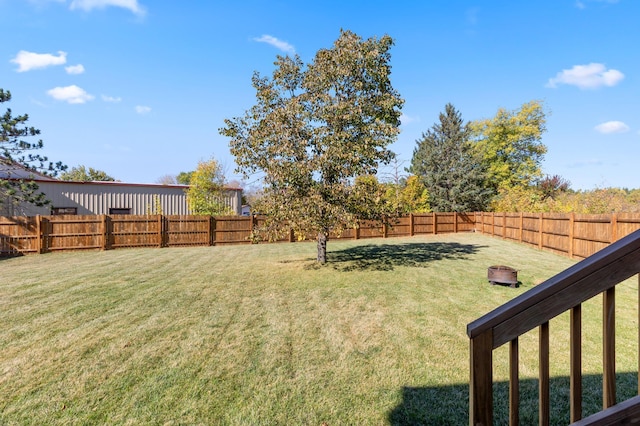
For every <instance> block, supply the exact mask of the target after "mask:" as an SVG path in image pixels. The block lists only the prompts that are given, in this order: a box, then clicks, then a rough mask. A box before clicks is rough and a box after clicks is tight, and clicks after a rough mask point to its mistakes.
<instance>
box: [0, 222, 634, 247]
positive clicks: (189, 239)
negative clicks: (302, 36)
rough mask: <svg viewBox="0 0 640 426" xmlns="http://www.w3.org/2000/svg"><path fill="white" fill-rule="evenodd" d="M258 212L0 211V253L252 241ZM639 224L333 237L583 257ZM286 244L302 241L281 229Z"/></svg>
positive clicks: (451, 225) (418, 225)
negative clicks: (438, 240)
mask: <svg viewBox="0 0 640 426" xmlns="http://www.w3.org/2000/svg"><path fill="white" fill-rule="evenodd" d="M264 219H265V218H264V217H261V216H253V217H250V216H218V217H210V216H185V215H180V216H162V215H142V216H134V215H97V216H96V215H88V216H77V215H68V216H35V217H0V254H2V255H10V254H18V253H43V252H50V251H56V250H78V249H101V250H109V249H116V248H124V247H176V246H207V245H228V244H251V243H252V242H255V239H253V238H252V237H253V236H254V234H255V230H256V229H257V228H259V227H260V226H261V225H262V224H263V223H264ZM637 229H640V214H637V213H636V214H632V213H617V214H616V213H614V214H607V215H578V214H573V213H485V212H478V213H422V214H411V215H408V216H405V217H401V218H399V219H398V220H397V221H396V222H395V223H393V224H391V225H385V226H381V225H380V224H379V223H375V222H362V223H360V225H359V226H358V227H356V228H353V229H347V230H345V231H344V232H343V233H342V234H339V235H338V234H331V235H330V239H364V238H378V237H402V236H412V235H424V234H444V233H454V232H470V231H474V230H476V231H478V232H482V233H484V234H488V235H492V236H495V237H500V238H504V239H508V240H512V241H518V242H521V243H525V244H528V245H531V246H534V247H537V248H539V249H544V250H551V251H553V252H556V253H558V254H562V255H565V256H569V257H573V258H586V257H588V256H590V255H592V254H593V253H595V252H597V251H598V250H601V249H603V248H604V247H606V246H608V245H609V244H611V243H613V242H615V241H617V240H619V239H620V238H622V237H624V236H625V235H628V234H630V233H632V232H633V231H635V230H637ZM283 234H284V237H282V238H281V239H280V240H279V241H281V242H294V241H297V239H296V238H295V236H294V235H293V233H291V232H284V233H283Z"/></svg>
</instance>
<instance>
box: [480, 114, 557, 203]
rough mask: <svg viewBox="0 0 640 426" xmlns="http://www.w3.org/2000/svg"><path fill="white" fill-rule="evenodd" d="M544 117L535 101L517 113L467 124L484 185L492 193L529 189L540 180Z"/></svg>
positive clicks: (543, 148)
mask: <svg viewBox="0 0 640 426" xmlns="http://www.w3.org/2000/svg"><path fill="white" fill-rule="evenodd" d="M545 125H546V116H545V112H544V109H543V105H542V103H541V102H539V101H531V102H527V103H525V104H523V105H522V106H521V107H520V108H519V109H517V110H513V111H509V110H506V109H502V108H501V109H499V110H498V112H497V114H496V116H495V117H494V118H492V119H486V120H478V121H474V122H472V123H471V124H470V127H471V129H472V131H473V138H474V140H475V144H474V148H475V150H476V152H477V153H478V154H479V155H480V156H481V157H482V159H483V162H484V163H485V165H486V167H487V172H488V176H487V178H488V179H487V185H488V186H490V187H491V188H493V189H494V190H496V191H499V190H504V189H508V188H512V187H515V186H525V187H526V186H530V185H533V184H534V183H535V182H536V181H537V180H538V179H540V178H541V177H542V167H541V163H542V160H543V158H544V154H545V153H546V152H547V147H546V146H545V145H544V144H543V143H542V134H543V133H544V132H545V130H546V127H545Z"/></svg>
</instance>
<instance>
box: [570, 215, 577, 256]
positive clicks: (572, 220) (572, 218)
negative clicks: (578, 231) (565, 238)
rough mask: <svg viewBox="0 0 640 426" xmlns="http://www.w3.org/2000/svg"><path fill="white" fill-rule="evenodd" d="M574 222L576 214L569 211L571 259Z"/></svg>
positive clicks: (571, 254)
mask: <svg viewBox="0 0 640 426" xmlns="http://www.w3.org/2000/svg"><path fill="white" fill-rule="evenodd" d="M575 222H576V214H575V213H574V212H571V213H569V258H571V259H573V239H574V231H573V225H574V224H575Z"/></svg>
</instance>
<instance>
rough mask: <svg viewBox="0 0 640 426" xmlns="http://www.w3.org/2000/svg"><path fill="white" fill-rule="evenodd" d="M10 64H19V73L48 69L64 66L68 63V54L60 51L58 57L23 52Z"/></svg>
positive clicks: (49, 54)
mask: <svg viewBox="0 0 640 426" xmlns="http://www.w3.org/2000/svg"><path fill="white" fill-rule="evenodd" d="M10 62H13V63H14V64H18V69H17V70H16V71H18V72H25V71H30V70H35V69H38V68H47V67H50V66H54V65H62V64H65V63H66V62H67V53H66V52H62V51H59V52H58V56H55V55H52V54H51V53H34V52H27V51H26V50H21V51H20V52H18V54H17V55H16V57H15V58H13V59H11V61H10Z"/></svg>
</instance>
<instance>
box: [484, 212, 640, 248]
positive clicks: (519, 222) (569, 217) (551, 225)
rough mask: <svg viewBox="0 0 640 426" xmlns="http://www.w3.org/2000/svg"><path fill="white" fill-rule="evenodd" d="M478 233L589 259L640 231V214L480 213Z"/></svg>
mask: <svg viewBox="0 0 640 426" xmlns="http://www.w3.org/2000/svg"><path fill="white" fill-rule="evenodd" d="M474 221H475V224H476V225H475V227H476V230H477V231H478V232H482V233H484V234H489V235H492V236H496V237H501V238H504V239H507V240H513V241H518V242H521V243H525V244H528V245H531V246H534V247H537V248H539V249H544V250H550V251H553V252H555V253H558V254H562V255H565V256H569V257H572V258H582V259H584V258H586V257H589V256H591V255H592V254H594V253H596V252H597V251H599V250H602V249H603V248H605V247H607V246H608V245H609V244H611V243H613V242H615V241H617V240H619V239H620V238H622V237H624V236H626V235H629V234H631V233H632V232H634V231H636V230H638V229H640V214H638V213H612V214H601V215H594V214H589V215H588V214H575V213H476V214H475V220H474Z"/></svg>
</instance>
